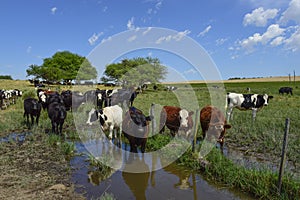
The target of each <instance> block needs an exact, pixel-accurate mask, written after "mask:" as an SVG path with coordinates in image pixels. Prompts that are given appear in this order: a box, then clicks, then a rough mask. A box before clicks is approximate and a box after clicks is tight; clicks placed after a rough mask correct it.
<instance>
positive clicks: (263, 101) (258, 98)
mask: <svg viewBox="0 0 300 200" xmlns="http://www.w3.org/2000/svg"><path fill="white" fill-rule="evenodd" d="M272 98H273V96H269V95H267V94H238V93H227V106H228V108H227V121H229V119H230V118H232V111H233V108H237V109H239V110H252V119H253V121H254V120H255V117H256V113H257V112H258V111H259V110H261V109H262V108H263V107H264V106H267V105H268V103H269V99H272Z"/></svg>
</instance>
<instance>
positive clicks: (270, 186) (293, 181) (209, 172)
mask: <svg viewBox="0 0 300 200" xmlns="http://www.w3.org/2000/svg"><path fill="white" fill-rule="evenodd" d="M18 83H19V82H18ZM2 84H3V83H2ZM0 85H1V84H0ZM298 85H300V82H296V85H289V84H288V83H287V82H270V83H269V82H251V83H225V84H224V86H225V91H226V92H239V93H246V88H247V87H250V88H251V93H267V94H269V95H273V96H274V98H273V99H271V100H270V103H269V106H267V107H265V108H263V109H262V110H261V111H259V112H258V113H257V118H256V121H255V122H252V114H251V111H239V110H234V116H233V120H231V121H230V124H231V125H232V128H231V129H229V130H228V131H227V135H226V136H225V144H226V145H228V146H229V147H234V148H236V149H240V150H242V151H244V152H245V153H247V154H250V155H253V156H258V155H259V156H263V157H264V158H265V159H267V160H270V161H272V162H275V163H278V165H279V160H280V155H281V148H282V140H283V133H284V126H285V119H286V118H287V117H288V118H290V119H291V124H290V130H289V136H288V150H287V160H288V161H289V163H292V164H294V165H295V166H296V169H297V170H298V173H299V168H300V163H299V160H300V150H299V146H300V132H299V130H300V117H299V116H300V109H299V108H300V89H299V88H297V87H296V86H298ZM10 86H12V85H11V82H10ZM177 86H178V91H182V93H180V94H179V95H180V99H178V98H177V97H178V95H177V96H176V93H172V92H168V91H164V90H159V91H153V90H152V89H148V90H146V91H145V92H143V93H142V94H139V95H138V97H137V98H136V100H135V102H134V106H136V107H137V108H139V109H141V110H142V111H143V112H144V113H145V114H146V115H148V114H149V110H150V106H151V104H152V103H155V104H156V105H158V106H164V105H174V106H178V105H180V106H183V107H185V108H187V109H188V110H195V109H199V108H200V109H201V108H202V107H204V106H205V105H207V104H210V103H211V101H210V96H211V95H219V94H218V90H217V89H214V90H212V89H211V88H210V90H208V88H207V86H206V84H192V85H191V87H189V86H186V85H185V84H178V85H177ZM282 86H292V87H293V88H294V91H293V92H294V95H293V96H291V95H284V96H282V95H279V94H278V89H279V87H282ZM7 87H8V86H7ZM7 87H2V88H5V89H11V88H19V87H18V86H16V87H9V88H7ZM20 88H21V89H22V88H23V89H24V90H25V94H26V95H28V96H31V95H33V94H35V93H34V89H33V88H32V87H31V88H29V85H26V84H24V85H23V86H20ZM60 89H63V88H60ZM91 89H92V88H91ZM209 91H211V94H210V93H209ZM193 92H195V98H191V96H193ZM216 98H217V99H218V100H219V101H220V102H222V101H224V104H223V105H224V106H225V99H222V97H221V96H217V97H216ZM90 108H91V106H90V105H86V106H83V107H82V108H80V111H82V112H81V113H85V111H86V110H89V109H90ZM221 109H224V108H221ZM86 117H87V115H84V116H83V115H80V114H77V115H76V114H75V115H74V119H76V125H77V124H84V123H85V121H86ZM74 119H73V115H72V114H71V113H70V112H68V115H67V119H66V122H65V124H64V128H63V134H64V135H65V137H67V138H72V139H78V134H77V131H76V129H75V123H74ZM24 129H26V124H25V121H24V119H23V101H22V99H18V101H17V104H16V105H12V106H10V107H9V108H8V109H6V110H0V130H1V135H2V136H3V135H7V134H9V133H10V132H14V131H18V130H19V131H22V130H24ZM32 130H33V131H34V132H40V133H42V134H46V132H49V130H51V123H50V120H49V118H48V116H47V112H46V111H42V115H41V118H40V124H39V126H38V127H34V128H33V129H32ZM83 130H84V129H83ZM87 134H88V133H87ZM198 136H199V137H201V130H200V129H198ZM51 137H53V138H51ZM81 139H82V137H81ZM58 140H60V139H55V136H50V138H49V141H48V142H49V144H50V145H54V146H55V145H57V141H58ZM170 140H171V138H170V136H169V135H167V134H164V135H156V136H154V137H151V138H149V139H148V142H147V147H146V148H147V149H146V150H147V151H148V152H149V151H154V150H157V149H160V148H161V147H163V146H165V145H166V144H168V143H169V141H170ZM0 147H1V146H0ZM56 148H57V147H56ZM58 148H60V149H62V150H61V151H62V152H65V153H67V154H71V153H72V152H73V150H74V149H73V148H72V144H64V142H60V145H59V147H58ZM168 153H170V155H172V153H173V152H167V155H168ZM207 160H208V161H209V162H210V165H209V166H208V167H207V168H206V169H205V170H204V171H203V172H202V173H203V174H204V175H205V177H206V178H207V179H210V180H212V181H217V182H219V183H221V184H224V185H225V186H228V187H235V188H238V189H240V190H242V191H245V192H248V193H250V194H252V195H253V196H255V197H257V198H262V199H268V198H273V199H297V198H298V199H299V196H300V195H299V191H300V186H299V185H300V180H299V177H297V176H292V175H291V173H289V170H288V169H287V171H286V172H285V174H286V175H285V177H284V179H283V189H282V190H283V192H282V196H277V194H276V184H277V178H278V174H277V173H273V172H271V171H269V170H266V169H246V168H244V167H243V166H239V165H237V164H235V163H233V162H232V161H230V160H229V159H228V158H226V157H224V156H223V155H221V154H220V153H219V151H218V150H217V151H216V150H214V151H212V152H211V153H210V154H209V155H208V156H207ZM91 161H92V160H91ZM177 162H178V163H179V164H180V165H184V166H186V167H189V168H191V169H196V170H200V169H202V167H201V166H200V164H199V162H198V160H197V154H193V153H192V151H191V149H190V148H189V149H188V150H187V151H186V152H185V153H184V155H182V156H181V157H180V158H178V159H177ZM95 164H96V165H97V163H95Z"/></svg>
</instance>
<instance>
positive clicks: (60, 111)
mask: <svg viewBox="0 0 300 200" xmlns="http://www.w3.org/2000/svg"><path fill="white" fill-rule="evenodd" d="M48 117H49V118H50V120H51V124H52V132H53V133H56V134H61V133H62V126H63V124H64V122H65V119H66V117H67V111H66V107H65V106H64V104H63V103H59V102H53V103H50V104H49V106H48Z"/></svg>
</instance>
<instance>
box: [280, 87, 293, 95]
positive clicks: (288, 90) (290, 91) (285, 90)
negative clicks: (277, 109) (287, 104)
mask: <svg viewBox="0 0 300 200" xmlns="http://www.w3.org/2000/svg"><path fill="white" fill-rule="evenodd" d="M284 93H286V94H291V95H293V88H291V87H281V88H280V89H279V94H284Z"/></svg>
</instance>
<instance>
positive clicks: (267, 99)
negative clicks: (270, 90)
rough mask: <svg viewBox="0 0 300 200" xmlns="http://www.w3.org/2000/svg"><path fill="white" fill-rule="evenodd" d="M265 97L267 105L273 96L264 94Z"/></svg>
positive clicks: (265, 104)
mask: <svg viewBox="0 0 300 200" xmlns="http://www.w3.org/2000/svg"><path fill="white" fill-rule="evenodd" d="M263 99H264V106H267V105H268V104H269V99H273V96H268V95H267V94H264V95H263Z"/></svg>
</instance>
